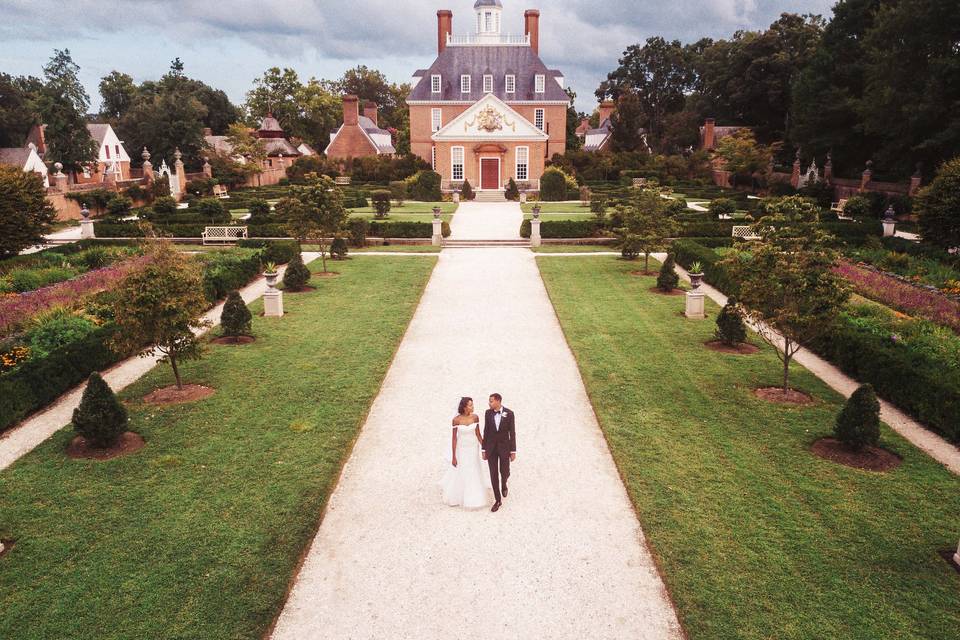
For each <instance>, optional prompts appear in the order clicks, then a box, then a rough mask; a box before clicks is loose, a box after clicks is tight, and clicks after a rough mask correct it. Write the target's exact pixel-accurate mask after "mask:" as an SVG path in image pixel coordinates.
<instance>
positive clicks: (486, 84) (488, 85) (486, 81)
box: [483, 75, 493, 93]
mask: <svg viewBox="0 0 960 640" xmlns="http://www.w3.org/2000/svg"><path fill="white" fill-rule="evenodd" d="M483 92H484V93H493V76H491V75H485V76H483Z"/></svg>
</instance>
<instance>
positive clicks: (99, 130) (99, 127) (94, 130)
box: [87, 124, 110, 145]
mask: <svg viewBox="0 0 960 640" xmlns="http://www.w3.org/2000/svg"><path fill="white" fill-rule="evenodd" d="M87 131H89V132H90V137H91V138H93V139H94V140H96V141H97V144H98V145H102V144H103V140H104V138H106V137H107V132H108V131H110V125H108V124H88V125H87Z"/></svg>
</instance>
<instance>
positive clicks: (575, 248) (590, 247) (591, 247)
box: [531, 244, 618, 253]
mask: <svg viewBox="0 0 960 640" xmlns="http://www.w3.org/2000/svg"><path fill="white" fill-rule="evenodd" d="M531 251H533V252H534V253H599V252H607V251H612V252H615V253H617V252H618V251H617V248H616V247H614V246H612V245H595V244H544V245H540V246H539V247H535V248H533V249H531Z"/></svg>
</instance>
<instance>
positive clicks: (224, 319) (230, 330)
mask: <svg viewBox="0 0 960 640" xmlns="http://www.w3.org/2000/svg"><path fill="white" fill-rule="evenodd" d="M252 321H253V315H252V314H251V313H250V309H248V308H247V304H246V303H245V302H244V301H243V298H241V297H240V292H239V291H231V292H230V294H229V295H228V296H227V301H226V302H225V303H224V304H223V312H222V313H221V314H220V326H221V327H223V335H224V336H226V337H228V338H239V337H240V336H248V335H250V324H251V322H252Z"/></svg>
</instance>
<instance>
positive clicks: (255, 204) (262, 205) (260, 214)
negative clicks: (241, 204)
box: [247, 200, 270, 222]
mask: <svg viewBox="0 0 960 640" xmlns="http://www.w3.org/2000/svg"><path fill="white" fill-rule="evenodd" d="M247 209H248V210H249V211H250V221H251V222H253V221H265V220H267V219H268V218H269V217H270V203H269V202H267V201H266V200H251V201H250V204H249V205H248V206H247Z"/></svg>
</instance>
